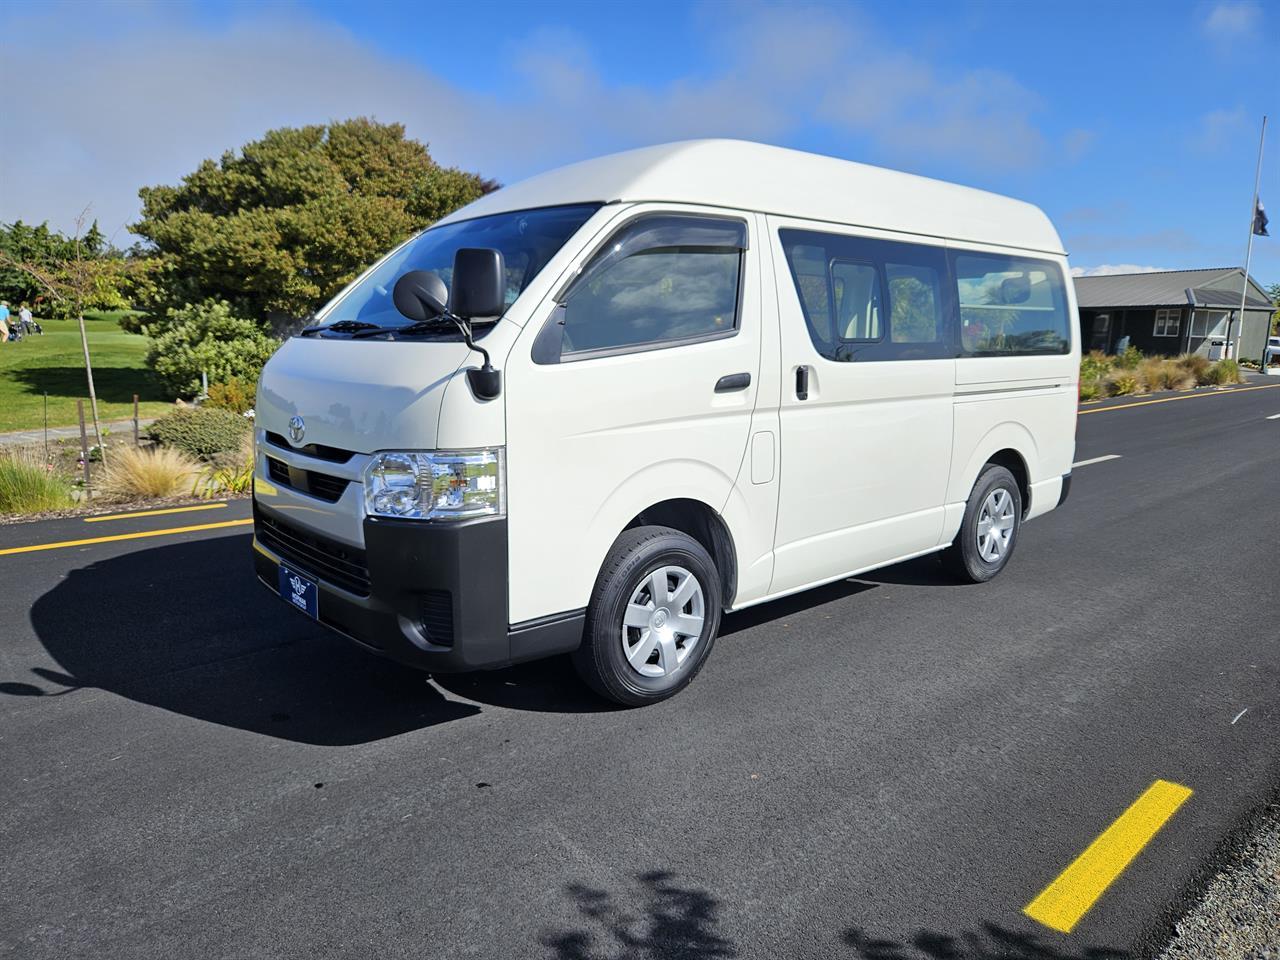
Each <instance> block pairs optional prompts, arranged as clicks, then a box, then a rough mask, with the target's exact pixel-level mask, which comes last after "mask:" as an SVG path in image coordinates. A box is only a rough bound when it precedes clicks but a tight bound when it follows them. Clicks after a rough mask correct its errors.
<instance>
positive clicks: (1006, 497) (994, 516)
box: [977, 487, 1017, 563]
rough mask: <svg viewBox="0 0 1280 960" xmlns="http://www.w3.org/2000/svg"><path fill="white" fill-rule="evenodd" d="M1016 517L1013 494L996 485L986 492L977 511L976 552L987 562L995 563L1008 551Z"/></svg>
mask: <svg viewBox="0 0 1280 960" xmlns="http://www.w3.org/2000/svg"><path fill="white" fill-rule="evenodd" d="M1016 520H1017V517H1016V515H1015V512H1014V506H1013V494H1012V493H1010V492H1009V491H1008V490H1006V489H1005V488H1004V487H997V488H996V489H994V490H992V491H991V492H990V493H989V494H987V499H985V500H983V501H982V509H981V510H979V511H978V532H977V533H978V554H979V555H980V556H981V557H982V559H983V560H985V561H987V563H996V562H997V561H999V560H1000V558H1002V557H1003V556H1004V555H1005V554H1006V553H1008V552H1009V544H1010V543H1011V542H1012V540H1013V531H1014V526H1015V522H1016Z"/></svg>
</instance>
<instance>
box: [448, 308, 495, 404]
mask: <svg viewBox="0 0 1280 960" xmlns="http://www.w3.org/2000/svg"><path fill="white" fill-rule="evenodd" d="M445 316H447V317H448V318H449V319H450V320H452V321H453V322H454V324H455V325H456V326H457V328H458V332H459V333H461V334H462V340H463V342H464V343H466V345H467V347H468V348H470V349H471V350H475V351H476V352H477V353H479V354H480V356H481V357H483V358H484V364H483V365H482V366H480V367H478V368H477V367H468V368H467V383H468V384H469V385H470V386H471V392H472V393H474V394H475V395H476V398H477V399H479V400H494V399H497V397H498V396H499V395H500V394H501V393H502V371H501V370H496V369H494V366H493V363H492V362H491V361H490V360H489V351H488V350H486V349H485V348H484V347H482V346H480V344H478V343H476V342H475V340H474V339H472V335H471V321H470V320H465V319H463V318H462V317H459V316H457V315H456V314H454V313H450V312H446V313H445Z"/></svg>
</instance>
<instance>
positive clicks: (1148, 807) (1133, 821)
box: [1022, 780, 1191, 933]
mask: <svg viewBox="0 0 1280 960" xmlns="http://www.w3.org/2000/svg"><path fill="white" fill-rule="evenodd" d="M1189 796H1191V790H1189V789H1188V788H1187V787H1184V786H1182V785H1181V784H1177V783H1170V782H1169V781H1168V780H1157V781H1156V782H1155V783H1153V784H1152V785H1151V786H1149V787H1147V789H1146V791H1145V792H1144V793H1143V794H1142V796H1140V797H1139V798H1138V799H1137V800H1135V801H1134V802H1133V805H1132V806H1130V807H1129V809H1128V810H1126V811H1125V812H1124V813H1122V814H1120V816H1119V817H1117V818H1116V820H1115V822H1114V823H1112V824H1111V826H1109V827H1107V829H1106V830H1104V831H1102V833H1101V834H1100V835H1099V837H1098V839H1096V840H1094V841H1093V843H1091V844H1089V846H1088V847H1087V848H1086V849H1085V851H1084V853H1082V854H1080V856H1078V857H1076V859H1075V861H1074V862H1073V863H1072V864H1071V866H1069V867H1067V869H1065V870H1063V871H1062V873H1060V874H1058V877H1057V879H1056V880H1054V881H1053V883H1051V884H1049V885H1048V886H1047V887H1045V888H1044V890H1043V891H1041V893H1040V896H1038V897H1036V898H1035V899H1034V900H1032V901H1031V902H1030V903H1029V904H1027V905H1026V906H1025V907H1023V909H1022V912H1023V913H1025V914H1026V915H1027V916H1028V917H1030V918H1031V919H1032V920H1035V921H1036V922H1037V923H1042V924H1044V925H1045V926H1046V927H1049V928H1050V929H1053V930H1057V931H1059V932H1060V933H1070V932H1071V930H1072V928H1074V927H1075V925H1076V924H1077V923H1078V922H1079V921H1080V918H1081V917H1083V916H1084V915H1085V914H1086V913H1088V912H1089V909H1090V908H1091V907H1092V906H1093V905H1094V903H1095V902H1096V901H1097V899H1098V898H1099V897H1100V896H1102V894H1103V893H1104V892H1105V891H1106V889H1107V887H1109V886H1111V884H1112V882H1113V881H1114V880H1115V879H1116V877H1118V876H1120V874H1121V873H1123V872H1124V869H1125V867H1127V866H1129V864H1130V863H1131V862H1132V861H1133V858H1134V857H1136V856H1137V855H1138V854H1139V853H1141V852H1142V848H1143V847H1145V846H1146V845H1147V843H1148V841H1150V840H1151V838H1152V837H1154V836H1155V835H1156V833H1157V832H1158V831H1159V830H1160V828H1161V827H1163V826H1164V825H1165V823H1166V822H1167V821H1168V819H1169V818H1170V817H1172V816H1173V815H1174V813H1176V812H1177V810H1178V808H1179V807H1180V806H1182V804H1183V803H1184V802H1185V801H1186V799H1187V798H1188V797H1189Z"/></svg>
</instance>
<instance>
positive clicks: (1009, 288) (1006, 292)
mask: <svg viewBox="0 0 1280 960" xmlns="http://www.w3.org/2000/svg"><path fill="white" fill-rule="evenodd" d="M1030 299H1031V278H1030V277H1028V276H1027V275H1026V274H1025V273H1024V274H1023V275H1022V276H1020V277H1009V278H1008V279H1007V280H1001V281H1000V301H1001V302H1002V303H1026V302H1027V301H1028V300H1030Z"/></svg>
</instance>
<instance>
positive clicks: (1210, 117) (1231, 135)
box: [1195, 107, 1247, 152]
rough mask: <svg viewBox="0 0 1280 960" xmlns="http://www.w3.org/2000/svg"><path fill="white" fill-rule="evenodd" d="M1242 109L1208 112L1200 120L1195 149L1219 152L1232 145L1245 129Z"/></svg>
mask: <svg viewBox="0 0 1280 960" xmlns="http://www.w3.org/2000/svg"><path fill="white" fill-rule="evenodd" d="M1246 119H1247V117H1246V116H1245V110H1244V107H1232V108H1231V109H1229V110H1228V109H1227V108H1225V107H1220V108H1219V109H1217V110H1210V111H1209V112H1208V113H1206V114H1204V115H1203V116H1202V117H1201V118H1200V137H1199V138H1198V140H1197V141H1196V144H1195V146H1196V148H1197V149H1198V150H1202V151H1205V152H1219V151H1221V150H1224V149H1226V148H1228V147H1230V146H1231V145H1232V143H1233V142H1234V141H1235V140H1236V138H1237V137H1239V136H1240V135H1241V134H1242V133H1244V131H1245V129H1246V126H1247V125H1246Z"/></svg>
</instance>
